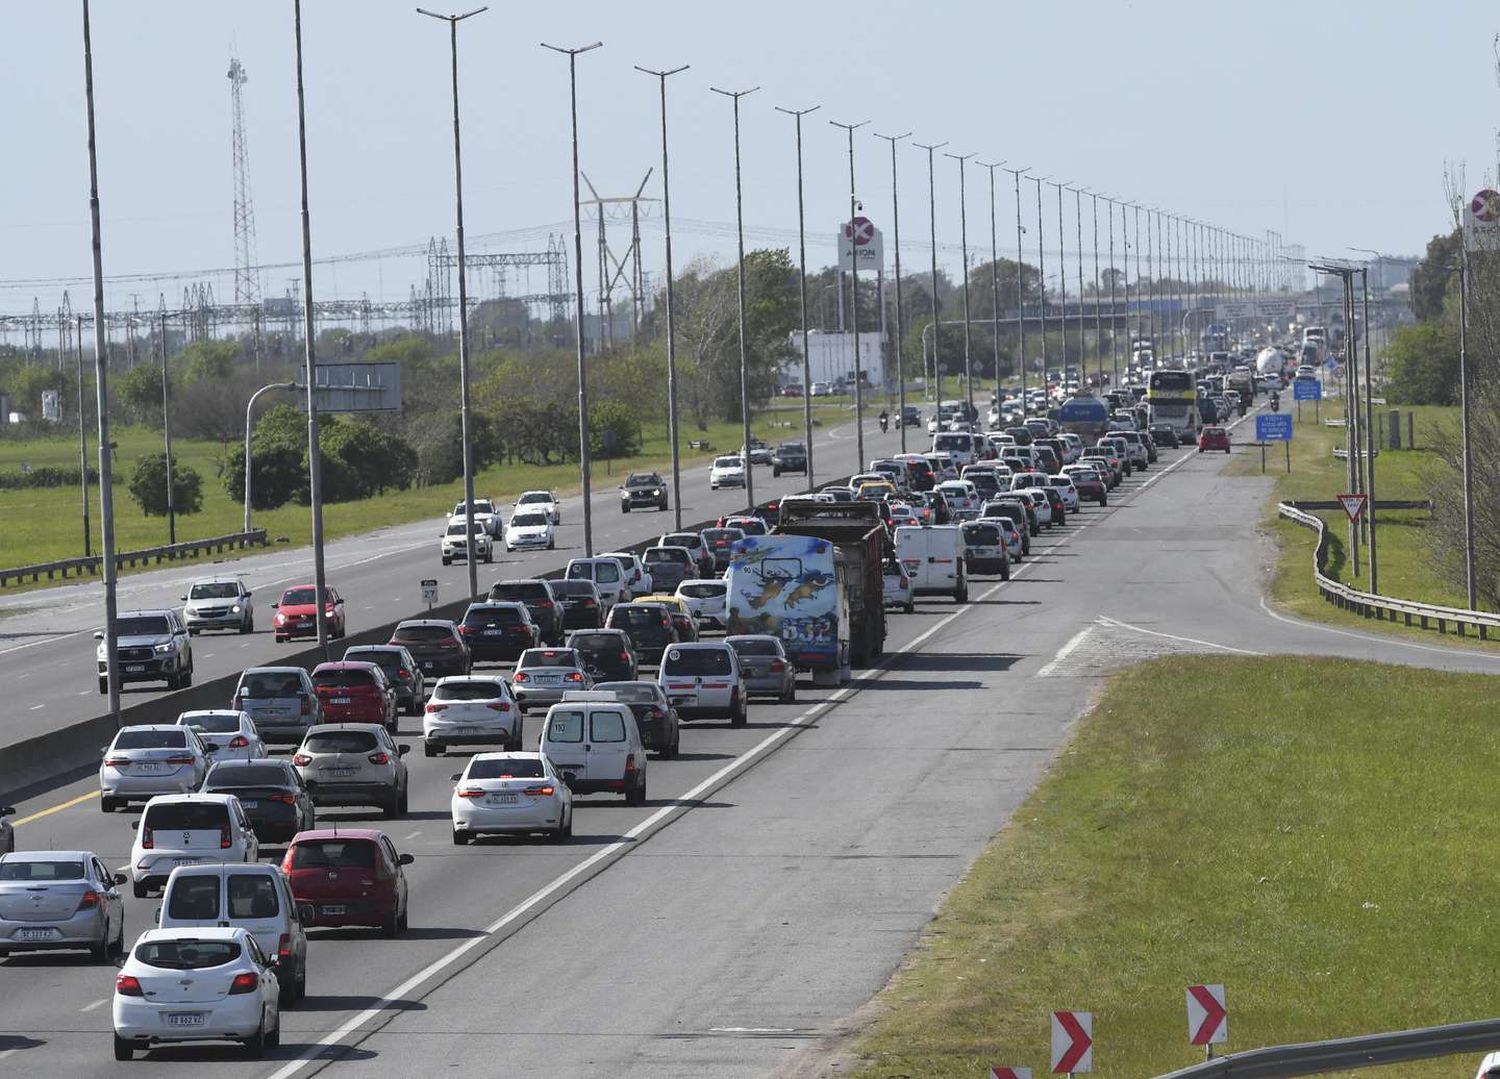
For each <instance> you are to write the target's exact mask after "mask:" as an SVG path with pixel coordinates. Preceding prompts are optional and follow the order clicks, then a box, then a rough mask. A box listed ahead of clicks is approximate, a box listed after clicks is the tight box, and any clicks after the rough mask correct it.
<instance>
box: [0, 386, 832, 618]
mask: <svg viewBox="0 0 1500 1079" xmlns="http://www.w3.org/2000/svg"><path fill="white" fill-rule="evenodd" d="M849 419H850V414H849V413H848V412H847V410H845V409H843V408H840V407H837V406H827V405H823V404H821V403H819V404H818V405H817V406H816V407H815V409H814V412H813V421H814V424H816V425H820V426H822V427H824V428H825V429H826V428H828V427H832V426H836V425H837V424H840V423H845V422H848V421H849ZM656 426H657V425H655V424H652V425H651V426H649V427H648V428H647V434H646V440H645V445H644V447H643V449H642V451H641V453H640V454H638V455H637V456H635V457H633V458H629V459H621V460H614V461H606V460H597V459H596V460H595V461H594V463H593V482H594V489H595V491H596V492H597V491H601V490H605V489H609V488H613V487H614V486H615V485H616V484H618V483H620V482H621V481H622V480H623V479H624V477H625V474H626V473H627V472H630V471H635V470H640V469H662V470H665V469H666V468H667V467H668V466H669V465H670V462H671V448H670V443H669V442H668V441H667V438H666V435H665V434H664V433H662V432H661V431H658V430H656ZM752 432H753V433H754V434H755V435H756V436H758V437H760V438H764V439H765V440H766V441H767V442H770V443H771V444H772V445H774V444H775V443H777V442H779V441H783V440H788V439H800V438H801V435H802V404H801V402H800V401H788V402H786V403H785V406H784V407H780V406H779V407H777V408H774V409H769V410H767V411H765V412H761V413H758V414H757V415H756V419H755V423H754V424H753V425H752ZM76 437H77V436H76V433H75V434H74V435H73V436H72V437H71V438H67V437H63V438H49V439H32V440H28V441H19V440H5V441H0V471H16V470H19V469H20V468H21V465H22V464H23V463H25V464H27V465H29V466H30V467H32V468H41V467H43V466H47V465H52V466H56V467H61V468H77V466H78V443H77V441H76ZM112 438H113V439H114V441H115V443H116V446H117V450H116V455H115V484H114V501H115V546H116V549H118V550H121V551H130V550H139V549H141V548H146V547H156V546H159V545H161V544H164V543H166V542H167V521H166V519H165V518H163V517H147V516H145V514H143V513H142V512H141V509H140V507H139V506H137V505H136V504H135V502H134V500H132V499H131V497H130V493H129V490H128V489H127V487H126V484H127V483H128V481H129V479H130V473H131V471H132V470H133V469H134V467H135V462H136V460H137V459H138V458H139V457H140V456H142V455H143V454H147V453H157V452H160V450H161V433H160V432H159V431H151V430H146V429H144V428H137V427H131V428H120V429H117V430H115V431H114V432H112ZM681 439H682V442H681V447H682V461H683V464H684V466H685V467H687V466H693V465H701V464H704V463H705V462H707V461H708V460H709V459H710V458H712V457H713V456H714V455H715V454H717V453H726V452H733V451H735V450H737V449H738V447H739V445H740V440H741V429H740V426H739V424H737V423H713V424H710V425H709V428H708V430H706V431H700V430H698V429H697V428H696V427H692V428H684V429H683V431H682V433H681ZM689 440H693V441H699V440H701V441H705V442H706V443H707V444H708V445H709V446H710V447H711V448H708V449H701V448H693V447H691V446H689V445H688V442H689ZM89 442H90V463H91V464H94V463H97V456H96V453H95V449H94V439H93V436H92V434H91V435H90V439H89ZM242 446H243V443H238V444H235V445H229V446H224V445H221V444H219V443H218V442H214V441H211V440H206V439H180V440H174V441H173V443H172V452H173V457H174V459H175V460H176V462H177V463H178V464H180V465H189V466H191V467H193V468H195V469H197V471H198V473H199V475H201V476H202V477H203V509H202V511H201V512H199V513H195V514H192V515H190V516H180V517H178V519H177V538H178V539H179V540H188V539H198V538H205V537H208V536H219V535H226V534H228V533H232V532H238V531H240V529H241V527H242V526H243V524H244V502H243V499H242V498H241V497H239V496H232V495H230V494H229V492H227V491H226V490H225V489H224V484H223V481H222V480H221V479H220V478H219V475H218V465H217V462H218V461H219V459H220V458H221V457H222V456H223V454H224V453H225V452H226V451H227V452H231V453H238V452H242V450H241V447H242ZM822 471H823V472H824V474H830V473H828V471H827V466H823V467H822ZM533 488H547V489H550V490H554V491H557V492H558V493H559V494H562V495H569V494H576V493H577V492H578V491H579V490H580V482H579V478H578V465H577V463H576V462H569V463H567V464H559V465H548V466H534V465H500V466H497V467H492V468H487V469H484V470H482V471H481V472H479V473H478V474H477V475H476V476H475V493H476V495H478V496H480V497H491V498H495V499H497V500H499V501H501V502H505V503H508V502H510V501H512V500H513V499H514V498H515V497H516V495H518V494H520V493H521V492H522V491H526V490H531V489H533ZM684 494H685V495H686V494H687V492H686V491H685V492H684ZM462 499H463V481H462V480H456V481H454V482H452V483H446V484H437V485H433V486H428V487H413V488H410V489H408V490H405V491H388V492H386V493H385V494H383V495H379V496H376V497H374V498H367V499H362V500H360V501H357V502H339V503H329V504H327V505H325V506H324V507H323V527H324V535H325V537H326V539H328V540H334V539H338V538H340V537H342V536H350V535H356V534H358V533H361V532H369V531H371V530H373V529H376V528H380V527H383V526H388V525H398V524H406V523H409V522H411V521H419V520H424V519H428V518H431V519H433V520H434V521H436V519H437V518H439V517H441V516H443V515H444V514H446V513H447V512H448V511H449V510H451V509H452V508H453V506H454V505H455V504H456V503H458V502H460V501H462ZM89 516H90V523H91V528H92V540H93V549H94V553H95V554H98V553H99V492H98V488H97V487H96V486H94V485H92V484H91V485H90V487H89ZM254 521H255V526H256V527H257V528H264V529H266V530H267V534H268V535H269V536H270V537H271V539H272V540H273V541H274V540H276V539H278V538H281V537H285V539H286V542H287V543H289V544H291V545H293V546H302V545H305V544H308V543H310V542H311V541H312V521H311V519H310V517H309V514H308V510H307V507H305V506H299V505H295V504H288V505H285V506H281V507H279V508H278V509H274V510H265V511H257V512H256V513H255V517H254ZM437 533H438V529H437V528H436V526H435V527H434V530H433V541H434V548H435V547H436V540H437ZM82 554H83V524H82V514H81V511H80V495H79V489H78V488H77V487H76V486H70V487H53V488H31V489H26V490H0V565H5V566H22V565H30V564H32V563H36V562H47V561H53V560H56V559H62V558H76V557H78V556H80V555H82ZM434 557H436V552H435V550H434ZM56 583H60V582H49V581H45V580H44V581H42V582H40V583H39V584H38V585H24V586H17V585H12V586H11V587H9V588H6V589H3V590H0V594H9V593H13V592H18V591H23V590H25V589H28V588H36V587H47V586H48V585H50V584H56Z"/></svg>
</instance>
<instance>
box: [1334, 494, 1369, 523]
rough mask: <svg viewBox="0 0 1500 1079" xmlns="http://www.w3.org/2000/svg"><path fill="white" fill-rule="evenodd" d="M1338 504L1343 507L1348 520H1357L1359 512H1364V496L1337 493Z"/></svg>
mask: <svg viewBox="0 0 1500 1079" xmlns="http://www.w3.org/2000/svg"><path fill="white" fill-rule="evenodd" d="M1339 505H1340V506H1343V507H1344V512H1345V513H1346V514H1348V516H1349V520H1350V521H1358V520H1359V517H1360V514H1362V513H1364V512H1365V496H1364V495H1339Z"/></svg>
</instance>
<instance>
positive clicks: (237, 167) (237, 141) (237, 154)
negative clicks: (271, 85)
mask: <svg viewBox="0 0 1500 1079" xmlns="http://www.w3.org/2000/svg"><path fill="white" fill-rule="evenodd" d="M247 81H249V76H248V75H246V74H245V67H244V65H243V64H241V63H240V60H239V57H237V56H231V57H230V58H229V101H230V105H231V107H232V108H233V111H234V302H235V303H243V304H256V305H257V306H258V305H259V304H260V280H259V277H258V276H257V267H256V262H255V207H254V205H253V204H252V203H251V201H250V150H249V148H248V147H247V146H246V144H245V102H244V96H243V93H242V89H241V88H242V87H243V86H244V85H245V83H246V82H247Z"/></svg>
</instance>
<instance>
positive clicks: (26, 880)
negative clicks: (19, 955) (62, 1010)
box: [0, 850, 125, 961]
mask: <svg viewBox="0 0 1500 1079" xmlns="http://www.w3.org/2000/svg"><path fill="white" fill-rule="evenodd" d="M123 883H125V874H123V873H114V872H112V871H110V870H109V869H107V868H105V865H104V863H103V862H101V861H100V860H99V856H98V855H96V854H94V853H92V852H90V851H80V850H50V851H48V850H28V851H22V852H21V853H19V854H18V853H10V854H4V855H0V957H4V956H7V955H12V954H14V953H16V952H32V951H52V950H58V949H64V948H71V949H86V950H88V951H89V952H90V953H92V954H93V956H94V958H95V959H98V960H101V961H102V960H106V959H108V958H109V957H110V956H111V955H113V954H118V953H119V952H122V951H124V948H125V905H124V899H123V897H122V896H121V895H120V888H119V886H120V885H121V884H123Z"/></svg>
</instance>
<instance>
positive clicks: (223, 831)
mask: <svg viewBox="0 0 1500 1079" xmlns="http://www.w3.org/2000/svg"><path fill="white" fill-rule="evenodd" d="M232 842H233V840H231V839H230V838H229V825H227V824H226V825H223V826H222V827H220V828H219V849H220V850H228V849H229V846H230V844H231V843H232Z"/></svg>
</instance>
